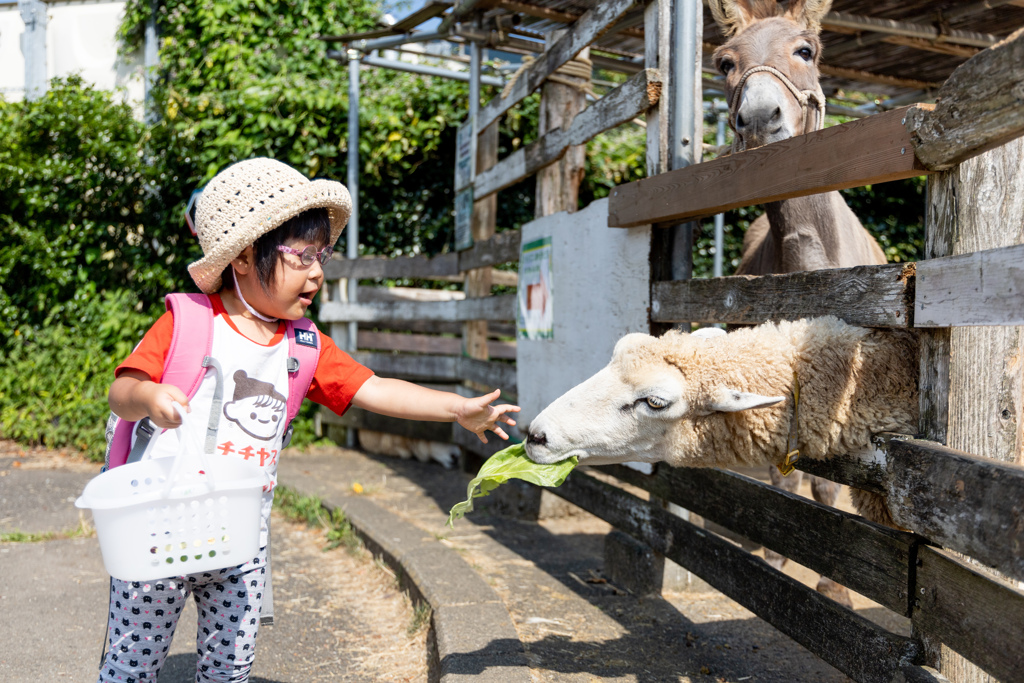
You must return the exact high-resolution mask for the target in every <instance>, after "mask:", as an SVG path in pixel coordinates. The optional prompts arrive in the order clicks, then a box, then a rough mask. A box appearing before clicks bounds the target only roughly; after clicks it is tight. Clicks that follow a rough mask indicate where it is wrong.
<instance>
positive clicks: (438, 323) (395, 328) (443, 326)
mask: <svg viewBox="0 0 1024 683" xmlns="http://www.w3.org/2000/svg"><path fill="white" fill-rule="evenodd" d="M359 329H360V330H367V331H374V330H375V331H384V330H387V331H391V332H418V333H420V334H455V335H458V334H462V325H461V324H460V323H458V322H447V321H444V320H391V321H388V322H386V323H360V324H359ZM487 332H488V334H490V335H491V338H492V339H497V338H499V337H515V336H516V327H515V325H514V324H513V323H491V324H490V325H488V326H487Z"/></svg>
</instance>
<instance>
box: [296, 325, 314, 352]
mask: <svg viewBox="0 0 1024 683" xmlns="http://www.w3.org/2000/svg"><path fill="white" fill-rule="evenodd" d="M295 343H296V344H299V345H300V346H308V347H310V348H312V349H315V348H316V332H313V331H311V330H295Z"/></svg>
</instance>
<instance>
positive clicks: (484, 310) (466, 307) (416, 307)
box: [320, 294, 516, 323]
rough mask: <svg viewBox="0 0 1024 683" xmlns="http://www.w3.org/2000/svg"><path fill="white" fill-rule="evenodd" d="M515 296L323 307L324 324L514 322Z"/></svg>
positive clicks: (339, 304) (322, 318)
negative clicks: (414, 321)
mask: <svg viewBox="0 0 1024 683" xmlns="http://www.w3.org/2000/svg"><path fill="white" fill-rule="evenodd" d="M515 303H516V297H515V295H514V294H506V295H503V296H494V297H482V298H477V299H464V300H462V301H392V302H387V303H366V304H364V303H338V302H334V301H331V302H328V303H325V304H323V305H321V306H320V320H322V321H324V322H357V323H365V322H384V321H388V320H458V321H465V320H499V321H505V320H515V317H516V313H515Z"/></svg>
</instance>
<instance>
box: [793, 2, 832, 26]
mask: <svg viewBox="0 0 1024 683" xmlns="http://www.w3.org/2000/svg"><path fill="white" fill-rule="evenodd" d="M831 7H832V0H793V1H792V2H791V3H789V7H788V8H787V9H786V16H788V17H789V18H790V19H792V20H793V21H795V22H796V23H798V24H801V25H802V26H804V27H806V28H808V29H810V30H812V31H814V32H815V33H821V20H822V19H823V18H824V16H825V15H826V14H828V10H829V8H831Z"/></svg>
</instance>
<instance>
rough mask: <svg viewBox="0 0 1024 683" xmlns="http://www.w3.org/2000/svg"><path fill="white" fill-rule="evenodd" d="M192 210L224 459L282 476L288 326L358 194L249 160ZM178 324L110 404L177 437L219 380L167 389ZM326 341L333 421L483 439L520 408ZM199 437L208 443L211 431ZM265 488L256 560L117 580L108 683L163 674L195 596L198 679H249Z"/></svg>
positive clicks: (154, 336) (314, 390) (160, 448)
mask: <svg viewBox="0 0 1024 683" xmlns="http://www.w3.org/2000/svg"><path fill="white" fill-rule="evenodd" d="M196 209H197V210H196V231H197V234H198V237H199V241H200V244H201V245H202V247H203V258H202V259H200V260H199V261H196V262H195V263H193V264H191V265H190V266H189V273H190V274H191V276H192V279H193V280H194V281H195V283H196V285H198V287H199V289H201V290H202V291H203V292H204V293H205V294H207V295H208V296H209V299H210V302H211V304H212V306H213V310H214V313H215V318H214V332H213V348H212V351H211V354H210V355H211V357H212V358H214V359H216V360H217V361H218V362H219V364H220V366H221V370H222V373H221V376H222V378H223V382H224V386H223V406H222V408H221V413H222V414H221V415H220V416H219V419H220V422H219V426H218V428H217V450H216V451H215V453H216V454H217V456H218V457H219V456H220V455H221V454H222V453H223V454H224V456H226V457H245V456H243V455H241V454H240V452H243V453H249V454H251V453H253V452H254V450H253V449H257V448H258V449H259V451H260V452H262V453H265V454H267V456H268V457H261V459H260V460H261V464H262V465H263V466H264V467H265V469H266V470H267V473H268V474H269V475H270V479H271V481H272V482H276V480H277V454H278V453H279V452H280V450H281V448H282V438H283V435H284V432H285V428H286V425H285V424H284V423H285V421H286V420H285V419H284V407H283V406H284V405H285V404H286V403H287V399H288V396H287V394H288V386H289V385H288V370H287V367H286V363H287V357H288V343H287V341H286V340H285V338H284V332H285V329H286V325H285V323H284V321H289V320H298V319H299V318H302V317H303V316H304V315H305V313H306V309H307V308H309V306H310V304H312V303H313V297H314V296H315V295H316V293H317V292H318V291H319V289H320V287H321V286H322V285H323V281H324V271H323V268H322V267H321V266H322V264H323V263H326V262H327V260H328V259H330V257H331V247H332V245H333V244H334V243H335V241H337V239H338V236H339V235H340V234H341V231H342V228H344V227H345V224H346V223H347V222H348V218H349V214H350V213H351V200H350V198H349V194H348V191H347V190H346V189H345V187H344V186H343V185H341V184H340V183H337V182H334V181H329V180H315V181H309V180H308V179H307V178H305V177H304V176H303V175H302V174H301V173H299V172H298V171H295V170H294V169H292V168H290V167H288V166H286V165H285V164H282V163H280V162H277V161H274V160H272V159H250V160H248V161H242V162H239V163H237V164H234V165H233V166H230V167H229V168H227V169H225V170H223V171H221V172H220V173H218V174H217V176H216V177H214V179H213V180H212V181H211V182H210V183H209V185H207V187H206V188H205V189H204V191H203V193H202V195H201V197H200V198H199V201H198V205H197V207H196ZM172 330H173V318H172V314H171V312H170V311H168V312H167V313H165V314H164V315H163V316H162V317H161V318H160V319H159V320H157V322H156V323H155V324H154V325H153V327H152V328H151V329H150V330H149V331H148V332H147V333H146V335H145V337H144V338H143V340H142V342H141V343H140V344H139V346H138V347H137V348H136V349H135V351H133V352H132V354H131V355H130V356H129V357H128V358H127V359H126V360H125V361H124V362H123V363H122V364H121V365H120V366H118V368H117V369H116V370H115V377H116V378H115V380H114V382H113V384H112V385H111V387H110V394H109V401H110V407H111V409H112V410H113V411H114V413H115V414H117V415H118V416H119V417H120V418H121V419H123V420H128V421H137V420H140V419H142V418H143V417H149V418H150V420H151V421H152V422H153V423H155V424H156V426H157V427H161V428H166V429H169V430H172V429H173V428H175V427H178V426H179V425H180V424H181V419H180V417H179V416H178V414H177V412H176V411H175V409H174V407H173V405H172V404H173V403H178V404H180V405H182V406H184V407H186V409H187V410H188V412H190V413H195V414H196V416H197V417H196V419H194V420H193V419H191V418H190V419H189V420H187V421H186V424H185V429H188V430H193V429H194V430H202V433H203V434H205V433H206V427H207V422H208V419H207V417H208V416H209V414H210V411H211V407H212V405H213V402H214V385H215V383H216V378H215V376H214V374H215V373H213V372H210V373H208V374H207V375H206V376H205V378H204V379H203V382H202V384H201V385H200V387H199V389H198V390H197V391H196V393H195V394H194V396H193V397H192V400H191V401H189V400H188V397H187V396H186V395H185V393H184V392H183V391H182V390H181V389H179V388H178V387H176V386H173V385H171V384H162V383H161V376H162V373H163V369H164V361H165V359H166V357H167V353H168V349H169V346H170V341H171V333H172ZM318 336H319V362H318V364H317V366H316V371H315V373H314V375H313V381H312V384H311V385H310V388H309V391H308V392H307V393H306V396H307V397H308V398H309V399H311V400H313V401H315V402H317V403H320V404H322V405H324V406H327V407H328V408H330V409H331V410H333V411H334V412H335V413H338V414H341V413H343V412H345V410H346V409H347V408H348V407H349V406H350V405H355V406H358V407H360V408H365V409H367V410H371V411H374V412H377V413H382V414H385V415H390V416H393V417H403V418H408V419H412V420H433V421H442V422H453V421H454V422H458V423H459V424H460V425H462V426H463V427H465V428H466V429H468V430H470V431H471V432H473V433H474V434H476V435H477V436H478V437H479V438H480V439H481V440H482V441H484V442H486V441H487V439H486V437H485V435H484V433H485V432H486V431H487V430H490V431H493V432H494V433H495V434H497V435H498V436H499V437H501V438H502V439H507V438H508V436H507V435H506V434H505V432H504V431H503V430H502V428H501V427H500V426H499V423H506V424H509V425H514V424H515V422H514V421H513V420H512V418H511V416H510V415H509V413H513V412H516V411H518V410H519V408H518V407H517V406H511V405H500V406H491V405H490V402H491V401H493V400H495V399H496V398H498V396H499V393H500V392H498V391H495V392H494V393H492V394H488V395H487V396H481V397H478V398H473V399H468V398H464V397H462V396H459V395H457V394H453V393H447V392H442V391H434V390H432V389H426V388H424V387H420V386H417V385H415V384H411V383H409V382H403V381H401V380H396V379H385V378H381V377H377V376H375V375H374V374H373V372H372V371H370V370H369V369H367V368H365V367H363V366H361V365H359V364H358V363H356V362H355V361H354V360H352V358H351V357H349V356H348V355H347V354H345V353H344V352H342V351H341V350H339V349H338V347H337V346H335V345H334V343H333V342H332V341H331V339H330V337H327V336H324V335H318ZM182 438H190V437H184V436H183V437H182ZM195 441H196V442H198V443H202V441H203V437H202V435H199V436H198V438H196V439H195ZM150 450H151V453H150V454H149V455H148V457H165V456H170V455H174V454H176V453H177V450H178V433H177V431H176V430H172V431H167V432H165V433H164V434H163V435H162V436H160V437H159V438H158V439H157V441H156V443H155V444H154V445H153V446H152V448H151V449H150ZM271 454H272V456H271ZM268 488H269V489H270V490H268V491H267V492H266V493H265V494H264V499H263V509H262V533H261V538H260V546H261V548H260V551H259V554H258V555H257V556H256V557H254V558H251V559H248V561H246V562H245V563H244V564H240V565H237V566H231V567H225V568H224V569H221V570H219V571H213V572H207V573H201V574H191V575H185V576H171V577H168V578H166V579H164V580H158V581H149V582H145V583H141V582H136V583H133V582H125V581H121V580H119V579H113V580H112V583H111V595H110V612H109V623H108V635H109V649H108V652H107V655H106V658H105V660H104V662H103V664H102V667H101V670H100V676H99V680H100V682H101V683H102V682H105V681H120V682H122V683H126V682H133V681H140V682H141V681H153V680H155V679H156V677H157V674H158V672H159V671H160V668H161V666H162V665H163V663H164V659H165V658H166V656H167V651H168V649H169V646H170V641H171V638H172V636H173V635H174V630H175V627H176V625H177V621H178V616H179V614H180V611H181V607H182V605H183V604H184V602H185V600H186V599H187V598H188V595H189V594H190V593H191V594H192V596H193V598H194V599H195V601H196V604H197V607H198V610H199V625H198V626H199V627H198V631H197V636H196V637H197V640H196V646H197V650H198V653H199V661H198V666H197V672H196V680H197V681H228V680H231V681H246V680H248V679H249V671H250V669H251V667H252V662H253V657H254V653H255V639H256V634H257V629H258V627H259V614H260V610H261V599H262V596H263V590H264V586H265V583H266V579H267V574H266V571H267V566H266V565H267V544H268V533H267V529H268V526H267V524H268V521H269V517H270V509H271V505H272V502H273V490H272V487H268Z"/></svg>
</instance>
